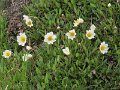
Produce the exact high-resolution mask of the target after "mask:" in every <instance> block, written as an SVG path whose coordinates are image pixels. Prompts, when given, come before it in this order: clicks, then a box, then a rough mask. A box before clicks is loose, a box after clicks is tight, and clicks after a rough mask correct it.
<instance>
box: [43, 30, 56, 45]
mask: <svg viewBox="0 0 120 90" xmlns="http://www.w3.org/2000/svg"><path fill="white" fill-rule="evenodd" d="M55 41H56V35H54V34H53V32H49V33H47V34H46V35H45V36H44V42H47V43H48V44H53V43H54V42H55Z"/></svg>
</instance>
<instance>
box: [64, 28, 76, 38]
mask: <svg viewBox="0 0 120 90" xmlns="http://www.w3.org/2000/svg"><path fill="white" fill-rule="evenodd" d="M66 36H67V37H68V39H71V40H73V39H74V38H75V37H76V32H75V30H74V29H73V30H70V31H69V32H67V33H66Z"/></svg>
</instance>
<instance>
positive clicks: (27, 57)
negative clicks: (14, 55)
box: [22, 54, 32, 61]
mask: <svg viewBox="0 0 120 90" xmlns="http://www.w3.org/2000/svg"><path fill="white" fill-rule="evenodd" d="M30 58H32V54H24V55H23V56H22V59H23V61H27V60H28V59H30Z"/></svg>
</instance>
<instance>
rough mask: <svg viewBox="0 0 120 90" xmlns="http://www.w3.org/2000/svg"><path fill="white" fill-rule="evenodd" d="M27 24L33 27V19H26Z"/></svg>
mask: <svg viewBox="0 0 120 90" xmlns="http://www.w3.org/2000/svg"><path fill="white" fill-rule="evenodd" d="M25 23H26V25H27V26H28V27H32V26H33V23H32V20H31V19H26V22H25Z"/></svg>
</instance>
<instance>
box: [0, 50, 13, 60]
mask: <svg viewBox="0 0 120 90" xmlns="http://www.w3.org/2000/svg"><path fill="white" fill-rule="evenodd" d="M11 55H12V52H11V51H10V50H5V51H4V52H3V55H2V56H3V57H5V58H9V57H11Z"/></svg>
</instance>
